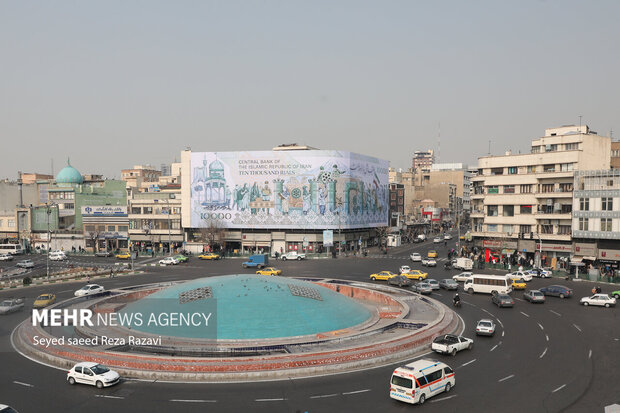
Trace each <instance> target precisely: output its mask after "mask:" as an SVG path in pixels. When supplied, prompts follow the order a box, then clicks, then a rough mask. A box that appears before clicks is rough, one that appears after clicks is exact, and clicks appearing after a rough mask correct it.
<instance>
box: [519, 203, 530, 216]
mask: <svg viewBox="0 0 620 413" xmlns="http://www.w3.org/2000/svg"><path fill="white" fill-rule="evenodd" d="M519 212H520V213H521V214H531V213H532V206H531V205H521V208H520V209H519Z"/></svg>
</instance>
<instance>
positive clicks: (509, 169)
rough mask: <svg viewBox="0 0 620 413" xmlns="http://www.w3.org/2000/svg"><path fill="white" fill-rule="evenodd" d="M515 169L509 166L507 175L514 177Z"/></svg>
mask: <svg viewBox="0 0 620 413" xmlns="http://www.w3.org/2000/svg"><path fill="white" fill-rule="evenodd" d="M517 170H518V169H517V167H516V166H510V167H508V175H516V174H517Z"/></svg>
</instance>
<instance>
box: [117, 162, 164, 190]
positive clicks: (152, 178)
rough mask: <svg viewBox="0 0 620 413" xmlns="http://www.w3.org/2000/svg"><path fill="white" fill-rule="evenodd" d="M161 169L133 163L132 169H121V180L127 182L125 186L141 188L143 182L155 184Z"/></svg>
mask: <svg viewBox="0 0 620 413" xmlns="http://www.w3.org/2000/svg"><path fill="white" fill-rule="evenodd" d="M161 175H162V173H161V171H158V170H157V169H155V167H153V166H151V165H134V167H133V169H123V170H121V180H123V181H125V182H127V188H141V187H143V186H144V185H145V184H149V183H150V184H157V182H158V180H159V177H160V176H161Z"/></svg>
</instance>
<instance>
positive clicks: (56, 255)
mask: <svg viewBox="0 0 620 413" xmlns="http://www.w3.org/2000/svg"><path fill="white" fill-rule="evenodd" d="M66 259H67V255H66V254H65V253H64V252H63V251H52V252H50V260H52V261H63V260H66Z"/></svg>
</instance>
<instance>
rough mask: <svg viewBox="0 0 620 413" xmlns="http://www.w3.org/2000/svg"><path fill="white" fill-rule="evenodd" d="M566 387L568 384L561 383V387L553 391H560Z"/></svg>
mask: <svg viewBox="0 0 620 413" xmlns="http://www.w3.org/2000/svg"><path fill="white" fill-rule="evenodd" d="M564 387H566V384H563V385H561V386H560V387H558V388H557V389H555V390H553V391H552V392H551V393H555V392H556V391H560V390H562V389H563V388H564Z"/></svg>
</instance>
